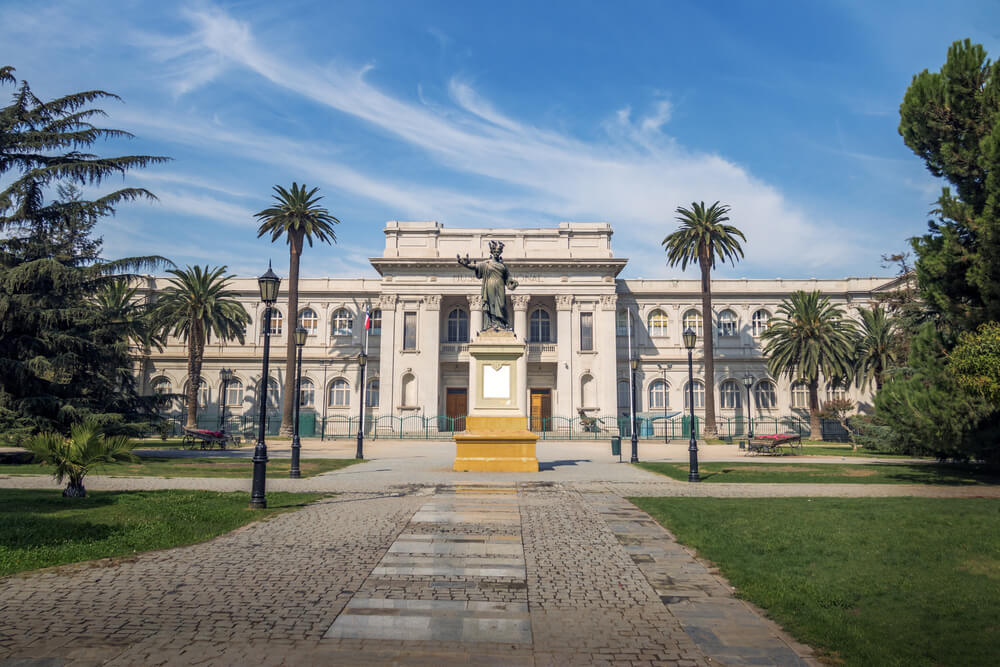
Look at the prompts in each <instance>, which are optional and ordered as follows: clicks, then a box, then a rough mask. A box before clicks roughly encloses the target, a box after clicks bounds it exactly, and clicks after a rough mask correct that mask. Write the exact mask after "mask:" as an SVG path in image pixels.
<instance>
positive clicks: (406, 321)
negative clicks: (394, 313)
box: [403, 311, 417, 350]
mask: <svg viewBox="0 0 1000 667" xmlns="http://www.w3.org/2000/svg"><path fill="white" fill-rule="evenodd" d="M403 349H404V350H415V349H417V313H416V311H413V312H406V313H403Z"/></svg>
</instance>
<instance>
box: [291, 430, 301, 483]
mask: <svg viewBox="0 0 1000 667" xmlns="http://www.w3.org/2000/svg"><path fill="white" fill-rule="evenodd" d="M301 450H302V445H301V443H300V442H299V434H298V433H296V434H295V435H294V436H292V465H291V466H290V467H289V468H288V477H289V479H299V478H301V477H302V471H301V470H300V469H299V452H301Z"/></svg>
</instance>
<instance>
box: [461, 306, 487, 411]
mask: <svg viewBox="0 0 1000 667" xmlns="http://www.w3.org/2000/svg"><path fill="white" fill-rule="evenodd" d="M466 298H468V299H469V341H470V342H474V341H475V340H476V338H477V337H478V336H479V332H481V331H482V330H483V297H482V296H481V295H479V294H470V295H469V296H468V297H466ZM468 386H469V389H468V391H467V394H466V397H465V400H466V404H467V407H468V411H469V412H472V410H473V409H474V408H475V407H476V392H475V387H476V365H475V364H474V363H472V360H471V359H470V361H469V385H468Z"/></svg>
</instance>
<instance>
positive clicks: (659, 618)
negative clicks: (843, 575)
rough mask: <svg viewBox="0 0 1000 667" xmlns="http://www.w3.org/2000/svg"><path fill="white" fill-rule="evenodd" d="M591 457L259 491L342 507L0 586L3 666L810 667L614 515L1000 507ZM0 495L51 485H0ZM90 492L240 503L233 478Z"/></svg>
mask: <svg viewBox="0 0 1000 667" xmlns="http://www.w3.org/2000/svg"><path fill="white" fill-rule="evenodd" d="M322 446H323V447H327V446H326V445H325V444H323V445H322ZM338 446H339V445H338ZM661 446H662V447H664V448H666V447H668V446H664V445H661ZM278 449H280V448H278ZM608 449H609V448H608V447H607V443H580V442H573V443H554V442H542V443H539V447H538V451H539V458H540V459H541V460H542V461H543V462H544V463H543V470H542V472H539V473H536V474H527V473H525V474H507V475H501V474H489V475H485V474H484V475H478V474H463V473H454V472H451V470H450V462H451V457H452V456H453V455H454V445H452V444H449V443H425V442H421V443H396V444H392V443H385V442H380V443H379V445H376V446H373V447H370V448H369V449H368V450H367V454H368V456H372V457H374V458H373V459H372V460H369V461H366V462H364V463H362V464H359V465H356V466H350V467H348V468H345V469H342V470H338V471H334V472H330V473H326V474H324V475H321V476H318V477H314V478H309V479H303V480H287V479H282V480H269V482H268V489H269V490H317V491H337V492H339V493H340V495H338V496H336V497H333V498H329V499H326V500H324V501H321V502H319V503H316V504H314V505H312V506H310V507H307V508H305V509H303V510H301V511H298V512H295V513H292V514H283V515H279V516H276V517H273V518H270V519H268V520H265V521H261V522H258V523H255V524H253V525H250V526H247V527H245V528H243V529H241V530H237V531H235V532H233V533H230V534H228V535H224V536H222V537H219V538H217V539H215V540H212V541H210V542H206V543H203V544H198V545H193V546H190V547H183V548H178V549H170V550H166V551H161V552H154V553H146V554H140V555H138V556H136V557H134V558H131V559H128V560H126V561H124V562H116V563H101V562H99V563H91V564H79V565H75V566H67V567H63V568H56V569H50V570H46V571H40V572H35V573H28V574H24V575H19V576H12V577H7V578H5V579H0V666H3V667H13V666H14V665H19V666H20V665H53V666H55V665H97V664H113V665H166V664H170V665H173V664H177V665H182V664H265V665H266V664H274V665H278V664H288V665H306V664H323V663H331V664H433V665H435V666H436V667H437V666H440V665H448V664H468V663H470V662H476V663H481V664H485V665H489V664H498V665H511V664H525V665H549V664H572V665H577V664H630V665H632V664H676V665H710V664H711V665H715V664H726V665H750V664H753V665H801V664H817V663H815V661H814V660H813V659H812V658H811V653H810V650H809V649H808V648H806V647H803V646H800V645H797V644H796V643H795V642H793V641H792V640H791V639H789V638H788V637H787V636H786V635H784V633H783V632H782V631H781V630H780V628H778V627H776V626H775V625H774V624H773V623H771V622H769V621H768V620H766V619H764V618H762V617H761V615H760V614H759V613H757V612H756V611H755V610H753V609H752V608H750V607H749V606H748V605H746V604H745V603H743V602H742V601H740V600H737V599H735V598H734V597H733V596H732V590H731V589H730V588H729V586H728V584H727V583H726V582H725V581H724V580H723V579H721V578H720V577H718V576H717V575H716V574H715V573H714V572H713V571H711V570H709V569H707V568H706V567H705V566H704V565H703V564H702V563H700V562H698V561H697V560H696V559H695V558H694V557H693V556H692V555H691V553H689V552H688V551H687V550H686V549H685V548H684V547H682V546H681V545H679V544H677V543H676V541H675V540H674V539H673V537H672V536H671V535H670V533H669V532H667V531H666V530H664V529H663V528H662V527H660V526H659V525H657V524H656V523H655V522H654V521H653V520H652V519H650V518H649V517H648V516H647V515H646V514H644V513H643V512H641V511H640V510H638V509H637V508H635V507H634V506H633V505H631V504H629V503H628V502H627V501H625V500H624V499H623V498H624V497H625V496H628V495H665V496H684V495H712V496H778V495H784V496H821V495H840V496H844V495H856V496H884V495H939V496H944V495H947V496H959V495H963V496H970V495H978V496H993V497H997V496H1000V489H997V488H995V487H944V486H936V487H925V486H905V485H877V486H876V485H865V484H856V485H849V484H840V485H808V484H757V485H742V484H700V485H699V484H688V483H686V482H677V481H673V480H670V479H668V478H665V477H662V476H659V475H654V474H652V473H648V472H646V471H643V470H641V469H638V468H636V467H634V466H630V465H628V464H619V463H617V457H614V458H612V457H611V456H610V452H609V451H607V450H608ZM706 449H709V448H706ZM644 450H645V451H644ZM327 451H330V448H328V447H327ZM277 453H278V452H275V451H274V450H272V454H277ZM350 453H353V443H351V452H350ZM654 453H656V452H655V450H653V448H652V447H644V448H643V449H641V450H640V454H641V455H642V456H643V457H644V458H645V459H647V460H648V459H651V458H654ZM659 453H660V454H661V459H662V456H663V455H667V454H669V451H665V452H659ZM706 453H707V452H706ZM309 455H310V456H311V454H309ZM340 455H341V456H343V454H340ZM684 457H685V458H684V459H682V460H686V452H684ZM704 458H709V457H704ZM0 486H3V487H15V486H18V487H53V486H54V483H53V482H52V481H51V479H50V478H48V477H20V476H9V477H6V478H3V477H0ZM87 486H88V488H91V489H99V488H115V489H130V488H211V489H219V490H244V491H248V490H249V480H246V479H243V480H235V479H234V480H223V479H160V478H107V477H105V478H102V477H90V478H88V483H87Z"/></svg>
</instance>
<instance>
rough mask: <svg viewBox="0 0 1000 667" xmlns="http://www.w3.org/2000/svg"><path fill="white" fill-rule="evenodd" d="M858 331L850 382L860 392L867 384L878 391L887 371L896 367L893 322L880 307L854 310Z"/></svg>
mask: <svg viewBox="0 0 1000 667" xmlns="http://www.w3.org/2000/svg"><path fill="white" fill-rule="evenodd" d="M858 314H859V315H861V328H860V330H859V332H858V349H857V367H856V368H855V369H854V381H855V382H856V383H857V385H858V387H860V388H861V389H864V388H866V387H867V386H868V385H869V384H874V385H875V391H876V392H877V391H879V390H880V389H882V383H883V382H884V380H885V373H886V371H887V370H889V369H890V368H892V367H893V366H895V365H896V361H897V358H896V345H895V344H894V338H895V336H896V323H895V321H894V320H893V319H892V318H891V317H890V316H889V313H888V312H887V311H886V309H885V308H884V307H882V306H881V305H876V306H875V307H873V308H872V309H871V310H869V309H868V308H858Z"/></svg>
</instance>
